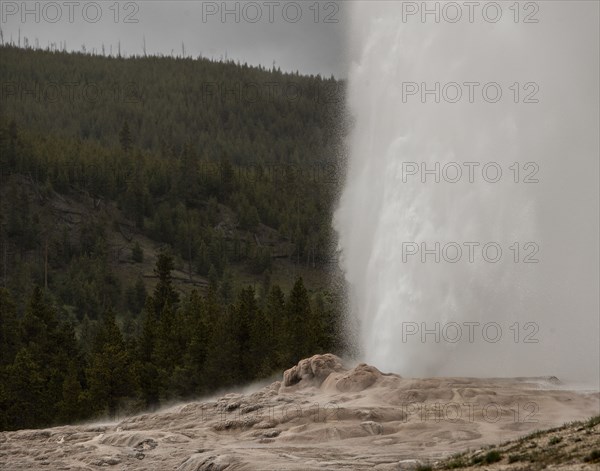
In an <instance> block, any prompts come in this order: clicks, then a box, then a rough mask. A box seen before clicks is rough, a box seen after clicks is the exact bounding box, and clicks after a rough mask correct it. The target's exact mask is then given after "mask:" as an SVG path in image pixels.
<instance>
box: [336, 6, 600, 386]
mask: <svg viewBox="0 0 600 471" xmlns="http://www.w3.org/2000/svg"><path fill="white" fill-rule="evenodd" d="M475 3H477V2H475ZM351 8H352V15H351V16H352V25H351V38H350V39H349V41H350V46H351V47H350V49H351V54H353V56H354V57H353V59H354V61H353V64H352V67H351V71H350V75H349V90H348V106H349V112H350V114H351V115H352V118H353V123H354V127H353V130H352V132H351V136H350V138H349V142H348V149H349V154H350V155H349V164H348V169H347V177H346V178H347V180H346V183H345V187H344V189H343V192H342V194H341V197H340V202H339V208H338V210H337V212H336V214H335V218H334V225H335V227H336V230H337V231H338V234H339V248H340V250H341V252H342V268H343V269H344V271H345V274H346V277H347V280H348V282H349V284H350V286H351V292H352V299H351V305H352V309H353V311H354V312H355V313H356V315H357V316H359V320H360V339H361V346H360V347H361V352H362V356H363V357H364V359H365V360H366V361H367V362H369V363H372V364H374V365H376V366H378V367H380V368H382V369H384V370H391V371H395V372H398V373H400V374H403V375H413V376H425V375H486V376H515V375H544V374H556V375H560V376H561V377H562V378H566V379H576V380H582V381H592V382H597V381H598V372H599V365H598V362H599V361H600V360H599V356H600V355H599V350H598V349H599V347H598V337H599V324H598V323H599V318H598V317H599V314H598V309H599V306H598V283H599V276H598V169H599V167H598V160H599V145H598V129H599V118H598V106H599V96H598V83H599V82H598V80H599V77H598V64H599V62H598V61H599V51H598V48H599V46H598V45H599V38H598V3H597V2H560V1H553V2H524V3H523V2H520V3H512V2H510V3H509V2H499V3H496V2H479V3H477V5H475V4H474V2H464V3H462V2H427V3H424V2H401V1H399V2H377V3H376V2H353V3H352V7H351Z"/></svg>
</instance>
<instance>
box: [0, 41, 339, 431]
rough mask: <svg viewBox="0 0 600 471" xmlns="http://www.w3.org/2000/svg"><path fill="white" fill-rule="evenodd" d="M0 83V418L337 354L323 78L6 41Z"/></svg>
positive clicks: (197, 387) (137, 401) (329, 116)
mask: <svg viewBox="0 0 600 471" xmlns="http://www.w3.org/2000/svg"><path fill="white" fill-rule="evenodd" d="M0 78H1V82H2V91H1V93H2V95H1V104H0V106H1V107H0V172H1V173H0V180H1V184H2V186H1V188H0V197H1V201H0V210H1V212H0V242H1V253H0V280H1V283H0V286H2V289H1V290H0V309H1V310H0V342H1V343H0V375H1V377H0V428H2V429H13V428H23V427H35V426H46V425H51V424H55V423H61V422H66V421H72V420H76V419H85V418H91V417H96V416H102V415H106V414H109V415H114V414H115V413H117V412H118V411H133V410H140V409H141V408H147V407H156V406H158V405H160V404H161V403H163V402H164V401H166V400H172V399H175V398H186V397H192V396H194V395H198V394H203V393H207V392H210V391H213V390H215V389H217V388H220V387H223V386H230V385H233V384H239V383H243V382H247V381H250V380H253V379H257V378H263V377H266V376H269V375H270V374H272V373H273V372H275V371H278V370H279V369H282V368H285V367H287V366H289V365H291V364H293V363H294V362H296V361H297V360H298V359H300V358H301V357H303V356H305V355H308V354H313V353H317V352H319V351H326V350H334V351H341V350H342V349H343V348H344V344H343V341H342V339H343V335H342V332H341V330H340V318H341V313H342V308H343V306H342V304H343V302H342V300H343V292H342V288H341V287H340V286H339V284H337V283H335V282H334V283H332V282H331V272H330V269H329V267H330V266H331V265H332V259H333V258H335V256H334V254H333V253H332V244H333V234H332V231H331V224H330V220H331V213H332V208H333V205H334V204H335V195H336V191H337V184H338V182H339V180H340V169H341V168H343V165H342V163H341V162H340V160H339V159H340V155H341V152H340V149H339V145H338V143H339V142H340V137H341V135H342V134H343V132H344V129H343V126H342V125H341V124H340V123H342V122H343V120H342V119H341V115H342V97H343V84H342V83H341V82H338V81H336V80H334V79H333V78H332V79H323V78H321V77H313V76H311V77H305V76H301V75H299V74H284V73H281V72H280V71H278V70H265V69H264V68H256V67H249V66H247V65H241V64H234V63H231V62H211V61H208V60H204V59H183V58H169V57H139V58H129V59H123V58H110V57H103V56H93V55H87V54H67V53H61V52H50V51H43V50H32V49H19V48H15V47H12V46H2V47H0Z"/></svg>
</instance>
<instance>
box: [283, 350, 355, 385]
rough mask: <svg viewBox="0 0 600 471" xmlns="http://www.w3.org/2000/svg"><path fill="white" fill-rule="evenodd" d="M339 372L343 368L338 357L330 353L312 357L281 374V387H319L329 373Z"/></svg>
mask: <svg viewBox="0 0 600 471" xmlns="http://www.w3.org/2000/svg"><path fill="white" fill-rule="evenodd" d="M340 371H344V367H343V365H342V360H341V359H340V358H339V357H337V356H335V355H333V354H331V353H325V354H323V355H314V356H312V357H310V358H305V359H304V360H301V361H300V362H299V363H298V364H297V365H296V366H293V367H292V368H290V369H288V370H286V371H285V372H284V373H283V387H291V386H296V385H298V387H300V388H302V387H311V386H313V387H319V386H320V385H321V383H323V381H325V380H326V379H327V377H328V376H329V375H330V374H331V373H337V372H340Z"/></svg>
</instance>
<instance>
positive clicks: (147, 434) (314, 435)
mask: <svg viewBox="0 0 600 471" xmlns="http://www.w3.org/2000/svg"><path fill="white" fill-rule="evenodd" d="M599 405H600V396H599V394H598V392H587V393H577V392H573V391H569V390H568V389H567V388H566V387H565V386H564V385H561V384H556V380H555V379H550V378H502V379H501V378H492V379H486V378H424V379H411V378H402V377H400V376H398V375H396V374H384V373H381V372H380V371H379V370H378V369H377V368H375V367H373V366H369V365H365V364H359V365H357V366H355V367H353V368H346V367H345V366H344V364H343V362H342V360H341V359H340V358H338V357H337V356H335V355H331V354H325V355H315V356H313V357H311V358H307V359H304V360H302V361H300V362H299V363H298V364H297V365H296V366H294V367H292V368H290V369H288V370H287V371H285V373H284V375H283V381H276V382H274V383H272V384H270V385H269V386H266V387H263V388H261V389H258V390H256V391H255V392H253V393H247V394H237V393H236V394H227V395H224V396H222V397H219V398H211V399H207V400H204V401H201V402H191V403H188V404H184V405H179V406H176V407H172V408H170V409H166V410H163V411H161V412H158V413H149V414H143V415H139V416H136V417H129V418H126V419H124V420H121V421H119V422H113V423H102V424H88V425H73V426H64V427H56V428H51V429H46V430H21V431H17V432H6V433H0V468H1V469H10V470H28V471H30V470H32V469H65V470H93V469H97V467H99V466H102V467H107V468H108V469H119V470H120V469H127V470H149V469H152V470H163V469H164V470H167V469H171V470H178V471H202V470H212V471H218V470H226V471H234V470H236V471H237V470H303V471H306V470H335V471H339V470H341V469H352V470H361V469H364V470H367V469H368V470H398V469H412V468H415V467H417V466H418V464H419V462H434V461H436V460H440V459H443V458H446V457H448V456H450V455H452V454H454V453H457V452H461V451H465V450H468V449H471V450H474V449H480V448H481V447H483V446H485V445H488V444H491V443H499V442H503V441H506V440H511V439H517V438H519V437H521V436H523V435H526V434H527V433H529V432H532V431H534V430H539V429H543V428H549V427H556V426H559V425H561V424H563V423H564V422H566V421H569V420H579V419H584V418H588V417H590V416H592V415H595V414H597V413H598V412H597V411H598V408H599Z"/></svg>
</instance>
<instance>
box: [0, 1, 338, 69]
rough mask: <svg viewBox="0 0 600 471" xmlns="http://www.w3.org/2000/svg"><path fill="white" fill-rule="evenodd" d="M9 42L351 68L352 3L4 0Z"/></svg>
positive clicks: (299, 66)
mask: <svg viewBox="0 0 600 471" xmlns="http://www.w3.org/2000/svg"><path fill="white" fill-rule="evenodd" d="M0 3H1V8H0V9H1V13H2V17H1V27H2V32H3V35H4V41H5V42H6V41H10V40H11V38H12V41H13V42H15V43H17V42H18V38H19V30H20V37H21V45H23V44H24V41H25V39H24V38H25V37H26V38H27V39H28V40H29V43H30V44H32V45H35V41H36V39H37V41H38V43H39V45H40V46H43V47H46V46H47V45H48V44H49V43H56V44H57V46H59V44H61V43H62V42H63V41H66V45H67V49H68V50H81V49H82V45H85V47H86V49H87V50H88V51H90V50H92V49H94V48H95V49H96V51H97V52H99V51H100V50H101V49H102V45H103V44H104V46H105V50H106V52H107V53H108V52H109V51H110V47H111V45H112V51H113V54H116V53H117V44H118V42H119V41H120V43H121V52H122V54H124V55H129V54H142V51H143V43H144V38H145V42H146V51H147V53H148V54H150V53H162V54H171V53H174V54H176V55H181V53H182V43H183V44H184V45H185V54H186V55H192V56H194V57H196V56H198V55H202V56H204V57H208V58H215V59H220V58H221V57H228V58H230V59H234V60H240V61H241V62H248V63H250V64H263V65H265V66H268V67H271V66H272V65H273V62H275V63H276V65H277V66H278V67H281V69H282V70H288V71H296V70H299V71H300V72H302V73H307V74H317V73H320V74H322V75H327V76H328V75H331V74H334V75H336V76H345V75H346V68H347V67H346V60H345V58H344V36H345V31H346V28H347V7H346V6H345V5H344V2H340V1H337V2H331V1H320V2H316V1H312V0H309V1H306V0H304V1H297V2H292V1H256V2H253V1H226V2H223V1H215V2H211V1H208V2H207V1H149V0H146V1H135V2H128V1H120V2H118V3H117V2H114V1H110V0H109V1H97V2H93V1H68V0H67V1H56V2H53V1H49V2H48V1H46V2H33V1H28V2H22V1H2V2H0Z"/></svg>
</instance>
